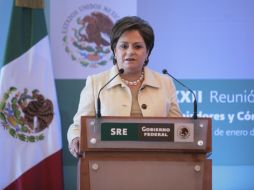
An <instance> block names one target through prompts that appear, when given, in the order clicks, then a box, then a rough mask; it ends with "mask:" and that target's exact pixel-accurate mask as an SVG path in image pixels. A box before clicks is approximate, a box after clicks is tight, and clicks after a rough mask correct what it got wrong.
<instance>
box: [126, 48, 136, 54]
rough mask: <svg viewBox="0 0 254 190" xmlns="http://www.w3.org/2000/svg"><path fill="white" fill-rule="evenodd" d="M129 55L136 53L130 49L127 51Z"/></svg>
mask: <svg viewBox="0 0 254 190" xmlns="http://www.w3.org/2000/svg"><path fill="white" fill-rule="evenodd" d="M127 53H128V54H134V53H135V50H134V48H132V47H129V48H128V49H127Z"/></svg>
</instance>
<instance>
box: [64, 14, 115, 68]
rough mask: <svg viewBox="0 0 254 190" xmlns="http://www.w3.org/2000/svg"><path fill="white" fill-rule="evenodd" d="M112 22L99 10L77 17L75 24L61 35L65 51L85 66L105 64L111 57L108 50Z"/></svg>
mask: <svg viewBox="0 0 254 190" xmlns="http://www.w3.org/2000/svg"><path fill="white" fill-rule="evenodd" d="M113 24H114V23H113V21H112V20H111V18H110V17H109V16H107V15H106V14H104V13H102V12H99V11H93V12H91V13H90V14H87V15H85V16H83V17H78V18H77V19H76V23H75V26H71V28H72V29H71V30H69V33H68V34H65V35H64V37H63V42H64V45H65V51H66V52H67V53H68V54H70V56H71V59H72V60H73V61H78V62H80V63H81V64H82V65H83V66H85V67H88V66H89V67H94V68H96V67H98V66H99V65H101V66H102V65H106V63H107V62H108V61H111V60H112V59H113V57H112V53H111V50H110V31H111V29H112V27H113Z"/></svg>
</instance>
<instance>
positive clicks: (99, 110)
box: [96, 69, 124, 118]
mask: <svg viewBox="0 0 254 190" xmlns="http://www.w3.org/2000/svg"><path fill="white" fill-rule="evenodd" d="M123 73H124V69H119V71H118V73H117V74H116V75H115V76H114V77H113V78H111V79H110V80H109V81H108V82H107V83H106V84H105V85H104V86H103V87H101V89H100V90H99V93H98V98H97V113H96V117H97V118H100V117H101V100H100V93H101V91H102V89H104V88H105V87H106V86H107V85H108V84H109V83H110V82H111V81H112V80H114V78H116V77H117V76H118V75H120V74H123Z"/></svg>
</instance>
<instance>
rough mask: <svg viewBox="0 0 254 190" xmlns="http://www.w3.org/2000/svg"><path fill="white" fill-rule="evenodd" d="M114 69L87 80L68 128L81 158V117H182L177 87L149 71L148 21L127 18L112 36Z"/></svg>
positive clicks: (150, 41)
mask: <svg viewBox="0 0 254 190" xmlns="http://www.w3.org/2000/svg"><path fill="white" fill-rule="evenodd" d="M110 45H111V50H112V53H113V66H112V68H111V69H110V70H107V71H104V72H102V73H99V74H96V75H92V76H88V77H87V80H86V85H85V87H84V88H83V90H82V92H81V95H80V101H79V106H78V111H77V113H76V114H75V116H74V119H73V123H72V124H71V126H70V127H69V130H68V133H67V138H68V142H69V150H70V152H71V153H72V155H73V156H75V157H77V156H78V150H79V140H80V138H79V135H80V118H81V116H97V117H103V116H132V117H133V116H134V117H179V116H181V112H180V109H179V106H178V103H177V99H176V90H175V86H174V83H173V81H172V79H171V78H169V77H168V76H165V75H162V74H160V73H157V72H155V71H153V70H151V69H149V68H148V67H147V65H148V62H149V56H150V54H151V52H152V50H153V47H154V32H153V29H152V27H151V26H150V25H149V23H148V22H146V21H145V20H143V19H141V18H139V17H137V16H131V17H124V18H122V19H120V20H118V21H117V22H116V23H115V25H114V26H113V28H112V30H111V34H110Z"/></svg>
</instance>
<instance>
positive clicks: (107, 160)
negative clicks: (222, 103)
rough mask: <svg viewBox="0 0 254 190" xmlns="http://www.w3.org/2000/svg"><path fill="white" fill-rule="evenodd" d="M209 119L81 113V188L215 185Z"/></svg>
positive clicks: (157, 189)
mask: <svg viewBox="0 0 254 190" xmlns="http://www.w3.org/2000/svg"><path fill="white" fill-rule="evenodd" d="M211 123H212V121H211V119H210V118H199V119H192V118H184V117H179V118H165V117H163V118H157V117H156V118H155V117H144V118H137V117H102V118H100V119H97V118H95V117H82V118H81V125H82V127H81V139H80V152H81V153H82V156H81V157H80V159H79V162H78V189H80V190H171V189H172V190H212V160H210V159H207V157H208V155H209V154H210V153H211V150H212V148H211Z"/></svg>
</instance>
